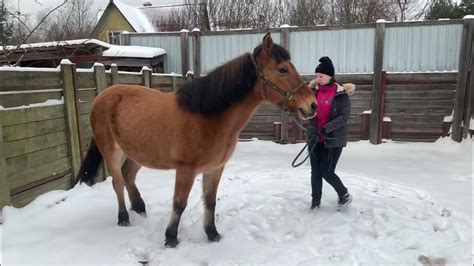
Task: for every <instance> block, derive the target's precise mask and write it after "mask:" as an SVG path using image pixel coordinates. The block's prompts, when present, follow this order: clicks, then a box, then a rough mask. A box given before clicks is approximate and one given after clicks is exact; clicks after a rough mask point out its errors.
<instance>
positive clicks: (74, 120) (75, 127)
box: [61, 64, 94, 176]
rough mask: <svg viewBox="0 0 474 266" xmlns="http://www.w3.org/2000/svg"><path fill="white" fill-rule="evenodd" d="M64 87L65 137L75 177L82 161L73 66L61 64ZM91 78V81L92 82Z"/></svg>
mask: <svg viewBox="0 0 474 266" xmlns="http://www.w3.org/2000/svg"><path fill="white" fill-rule="evenodd" d="M61 72H62V75H63V86H64V89H63V90H64V98H65V100H64V102H65V104H66V113H67V129H68V130H67V132H68V134H67V137H68V143H69V154H70V158H71V160H70V162H71V166H72V167H71V168H72V173H73V176H77V174H78V173H79V168H80V166H81V161H82V145H81V136H80V124H79V123H80V121H78V120H79V110H78V109H79V108H78V103H77V96H76V84H75V82H76V81H75V78H74V72H75V66H74V65H72V64H61ZM93 78H94V77H93V76H92V77H91V80H93Z"/></svg>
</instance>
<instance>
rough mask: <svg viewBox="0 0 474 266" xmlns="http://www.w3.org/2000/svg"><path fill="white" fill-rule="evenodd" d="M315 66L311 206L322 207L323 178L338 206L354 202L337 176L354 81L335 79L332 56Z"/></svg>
mask: <svg viewBox="0 0 474 266" xmlns="http://www.w3.org/2000/svg"><path fill="white" fill-rule="evenodd" d="M319 62H320V64H319V65H318V66H317V67H316V69H315V73H316V78H315V79H314V80H312V81H311V83H310V86H311V87H312V88H314V91H315V96H316V100H317V116H316V117H315V119H314V121H311V126H312V127H314V129H315V130H314V131H313V132H315V134H314V135H313V136H310V138H309V143H308V144H309V145H308V147H309V151H310V160H311V190H312V193H311V196H312V201H311V209H314V208H319V206H320V204H321V194H322V188H323V178H324V180H326V182H328V183H329V184H330V185H331V186H332V187H333V188H334V189H335V190H336V192H337V194H338V196H339V200H338V207H339V208H342V207H345V206H347V205H349V204H350V203H351V202H352V196H351V195H350V194H349V192H348V191H347V188H346V187H345V186H344V184H343V183H342V181H341V179H340V178H339V177H338V176H337V175H336V173H335V170H336V165H337V161H338V160H339V157H340V156H341V153H342V149H343V148H344V147H345V146H346V145H347V124H348V121H349V116H350V112H351V103H350V100H349V95H350V94H352V93H353V92H354V90H355V86H354V84H344V86H341V85H340V84H338V83H337V82H336V80H335V79H334V66H333V64H332V61H331V59H329V57H326V56H325V57H321V58H320V59H319Z"/></svg>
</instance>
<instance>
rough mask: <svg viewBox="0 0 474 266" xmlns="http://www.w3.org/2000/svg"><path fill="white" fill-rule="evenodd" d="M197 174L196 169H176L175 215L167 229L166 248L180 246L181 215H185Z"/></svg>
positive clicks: (172, 215) (173, 214) (172, 216)
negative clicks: (179, 228) (179, 227)
mask: <svg viewBox="0 0 474 266" xmlns="http://www.w3.org/2000/svg"><path fill="white" fill-rule="evenodd" d="M195 177H196V172H195V171H194V169H189V168H178V169H176V180H175V185H174V197H173V213H172V214H171V219H170V222H169V224H168V227H167V228H166V233H165V236H166V241H165V246H167V247H172V248H174V247H176V246H177V245H178V243H179V242H178V226H179V220H180V219H181V214H183V212H184V209H186V205H187V204H188V196H189V192H190V191H191V188H192V187H193V183H194V178H195Z"/></svg>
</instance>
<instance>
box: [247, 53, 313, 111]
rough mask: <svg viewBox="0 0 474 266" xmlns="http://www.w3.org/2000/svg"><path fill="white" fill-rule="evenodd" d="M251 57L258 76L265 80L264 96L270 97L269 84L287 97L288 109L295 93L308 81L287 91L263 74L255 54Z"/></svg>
mask: <svg viewBox="0 0 474 266" xmlns="http://www.w3.org/2000/svg"><path fill="white" fill-rule="evenodd" d="M250 59H252V63H253V65H254V66H255V72H256V73H257V76H258V77H259V78H260V79H261V80H262V82H263V94H264V98H265V99H268V89H267V86H270V88H271V89H273V90H274V91H275V92H277V93H278V94H280V95H281V96H283V98H284V99H285V102H284V105H283V109H284V110H287V109H288V103H289V101H291V100H292V99H293V97H294V96H295V94H297V93H298V92H299V91H300V90H301V89H302V88H304V87H305V86H306V82H304V81H303V82H302V83H301V84H300V85H298V86H297V87H296V88H294V89H292V90H291V91H290V92H288V91H285V90H283V89H281V88H280V87H278V85H276V84H275V83H273V82H272V81H271V80H270V79H268V77H267V76H265V75H263V73H262V72H261V71H260V70H259V69H258V66H257V62H256V61H255V58H254V57H253V54H250Z"/></svg>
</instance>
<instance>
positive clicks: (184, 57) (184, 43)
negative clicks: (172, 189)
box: [180, 29, 189, 76]
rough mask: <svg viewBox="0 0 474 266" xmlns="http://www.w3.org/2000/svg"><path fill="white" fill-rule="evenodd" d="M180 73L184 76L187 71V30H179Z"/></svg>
mask: <svg viewBox="0 0 474 266" xmlns="http://www.w3.org/2000/svg"><path fill="white" fill-rule="evenodd" d="M180 35H181V74H182V75H183V76H186V73H188V71H189V45H188V36H189V31H188V30H185V29H183V30H181V34H180Z"/></svg>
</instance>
